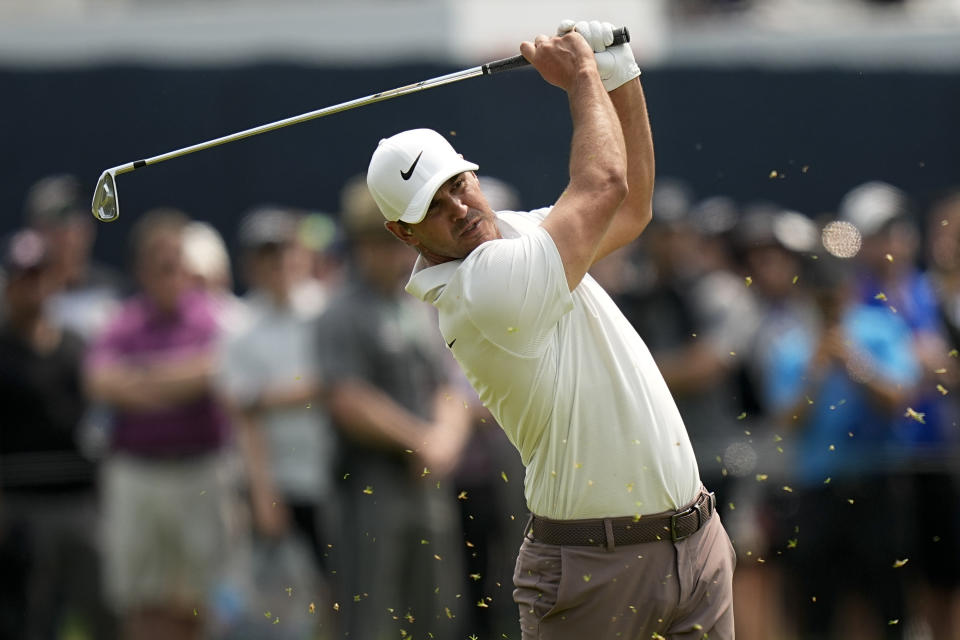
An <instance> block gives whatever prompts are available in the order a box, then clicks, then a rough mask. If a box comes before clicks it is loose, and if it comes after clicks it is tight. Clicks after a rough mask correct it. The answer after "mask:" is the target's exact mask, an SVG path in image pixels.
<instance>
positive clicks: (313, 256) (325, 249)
mask: <svg viewBox="0 0 960 640" xmlns="http://www.w3.org/2000/svg"><path fill="white" fill-rule="evenodd" d="M342 235H343V232H342V231H341V229H340V228H339V226H338V225H337V222H336V220H334V219H333V217H332V216H330V215H328V214H326V213H319V212H313V213H304V214H300V216H299V222H298V224H297V233H296V242H295V243H294V245H293V249H294V254H295V258H294V265H295V266H294V271H295V272H296V277H295V280H296V282H297V286H296V297H297V298H298V299H299V300H300V302H299V303H298V304H300V305H301V306H302V305H311V306H312V307H313V309H314V310H316V311H320V310H322V309H323V308H324V307H325V306H326V304H327V298H328V297H329V296H330V292H331V291H333V290H334V289H336V288H337V287H338V286H339V285H340V283H341V280H342V277H343V237H342Z"/></svg>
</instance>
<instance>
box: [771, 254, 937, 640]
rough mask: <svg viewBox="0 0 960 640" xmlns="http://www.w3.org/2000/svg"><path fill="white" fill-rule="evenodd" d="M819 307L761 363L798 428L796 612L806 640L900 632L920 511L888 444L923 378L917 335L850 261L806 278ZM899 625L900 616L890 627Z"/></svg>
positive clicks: (792, 558) (789, 449)
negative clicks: (863, 290) (858, 280)
mask: <svg viewBox="0 0 960 640" xmlns="http://www.w3.org/2000/svg"><path fill="white" fill-rule="evenodd" d="M801 278H802V279H803V280H804V281H805V282H806V283H807V287H808V289H809V291H810V292H811V296H812V298H811V300H812V302H813V304H814V309H815V311H816V313H815V315H814V316H813V317H812V318H811V321H810V322H808V321H807V317H809V316H808V315H807V314H806V312H805V310H804V309H803V307H802V306H801V305H795V306H794V308H795V309H796V313H797V314H798V317H793V318H789V317H783V318H781V319H780V321H779V323H780V327H781V328H780V330H779V332H778V333H779V335H777V334H776V333H775V332H768V337H767V339H766V340H765V343H764V350H763V352H762V356H761V359H760V360H759V361H758V364H760V365H761V367H762V375H763V376H764V380H765V384H763V385H761V387H760V388H761V390H762V394H761V396H762V402H763V404H764V406H766V407H768V408H769V409H770V411H771V412H774V413H775V414H776V415H779V416H780V420H781V424H782V425H784V427H785V428H789V429H790V430H791V431H792V432H793V433H792V437H791V438H789V440H788V441H784V442H783V443H782V449H783V451H784V452H785V456H790V458H791V462H792V469H793V470H794V477H793V481H792V482H791V483H790V484H789V485H783V487H782V489H783V491H785V492H789V493H790V494H791V497H792V498H793V499H794V500H795V502H796V513H795V515H792V516H791V517H790V518H789V521H788V522H786V523H785V524H786V525H787V527H788V529H787V531H788V532H789V535H790V538H788V539H787V540H786V541H783V543H782V550H783V553H784V557H785V559H786V560H787V562H788V563H789V566H790V568H791V572H790V577H791V580H790V583H789V585H788V597H789V599H788V602H789V605H790V606H789V611H790V612H791V613H793V614H794V615H795V616H796V621H795V623H796V625H797V627H798V628H797V631H798V635H799V637H800V638H883V637H887V638H891V639H892V638H900V637H901V635H902V631H903V629H904V626H905V625H906V621H907V618H906V613H907V612H906V610H905V605H904V602H903V596H904V594H903V580H902V578H903V573H898V572H897V571H895V570H894V569H893V566H894V564H895V562H896V560H897V559H898V558H902V557H903V556H902V554H903V551H904V546H903V544H904V531H903V528H904V524H905V522H906V520H908V519H909V517H910V512H909V511H908V510H906V506H907V505H905V504H904V503H903V502H902V501H901V500H899V499H898V495H897V492H896V491H895V489H896V482H895V478H893V477H891V475H890V467H889V464H890V460H889V458H888V456H887V453H888V449H887V443H888V441H889V437H890V433H891V432H892V430H893V429H894V428H895V427H894V426H895V425H896V424H897V423H898V422H899V421H900V420H901V419H902V416H903V413H904V408H905V406H906V401H907V398H908V397H909V394H910V391H911V389H912V388H913V386H914V385H915V384H916V383H917V382H918V380H919V379H920V375H921V372H920V367H919V365H918V363H917V361H916V359H915V358H914V355H913V352H912V350H911V342H910V330H909V327H907V325H906V323H905V322H904V321H903V319H902V318H901V317H900V316H898V315H896V314H893V313H891V312H890V311H889V310H888V309H885V308H878V307H874V306H870V305H867V304H863V303H861V302H859V301H858V299H857V297H856V294H855V291H856V289H855V283H854V280H853V278H852V275H851V273H850V270H849V263H843V262H841V261H839V260H836V259H834V258H830V257H828V256H820V257H819V259H817V260H811V261H810V263H809V268H808V270H807V271H806V272H805V273H804V274H803V275H801ZM891 621H896V622H893V623H891Z"/></svg>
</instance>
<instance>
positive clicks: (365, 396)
mask: <svg viewBox="0 0 960 640" xmlns="http://www.w3.org/2000/svg"><path fill="white" fill-rule="evenodd" d="M327 406H328V408H329V411H330V415H331V416H333V418H334V419H335V420H336V421H337V423H338V424H339V425H340V426H341V427H343V428H344V429H346V430H347V431H348V433H349V434H350V435H351V436H353V437H355V438H358V439H360V440H364V441H366V442H368V443H371V444H379V445H380V446H385V447H388V448H395V449H407V450H409V451H411V452H414V453H416V454H417V455H418V456H419V457H420V459H421V461H422V462H423V463H424V465H425V466H426V467H427V468H428V469H429V470H430V472H431V473H433V474H435V475H439V476H442V475H445V474H446V473H448V472H450V471H452V470H453V468H454V467H455V466H456V463H457V460H458V459H459V455H460V451H461V450H462V448H463V444H464V441H465V439H466V431H467V428H468V425H469V414H468V410H467V407H466V405H465V402H464V399H463V397H462V396H461V395H460V394H459V393H457V392H456V391H454V390H453V389H451V388H448V387H442V388H440V389H439V390H438V391H437V393H436V395H435V397H434V406H433V410H434V415H433V422H427V421H425V420H421V419H420V418H419V417H417V416H416V415H414V414H412V413H411V412H410V411H408V410H407V409H406V408H405V407H404V406H402V405H401V404H399V403H398V402H397V401H396V400H394V399H393V398H391V397H390V396H389V395H388V394H386V393H385V392H383V391H382V390H381V389H378V388H377V387H374V386H373V385H370V384H368V383H366V382H364V381H361V380H359V379H352V380H343V381H340V382H337V383H335V384H333V385H331V387H330V389H329V397H328V400H327Z"/></svg>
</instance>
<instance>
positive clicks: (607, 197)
mask: <svg viewBox="0 0 960 640" xmlns="http://www.w3.org/2000/svg"><path fill="white" fill-rule="evenodd" d="M629 193H630V186H629V184H628V183H627V175H626V173H625V172H623V173H621V172H618V171H610V172H609V173H608V174H607V175H606V176H604V179H603V181H602V183H601V185H600V193H599V194H598V197H600V198H602V199H603V201H604V202H609V205H610V206H611V207H613V208H614V209H618V208H619V207H620V205H621V204H623V202H624V201H625V200H626V199H627V195H629Z"/></svg>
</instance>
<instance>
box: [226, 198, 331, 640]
mask: <svg viewBox="0 0 960 640" xmlns="http://www.w3.org/2000/svg"><path fill="white" fill-rule="evenodd" d="M297 224H298V220H297V217H296V215H295V214H293V213H290V212H287V211H284V210H282V209H278V208H272V209H270V210H258V211H255V212H253V213H251V214H250V215H248V216H247V217H246V218H245V219H244V220H243V221H242V223H241V226H240V234H239V236H240V237H239V239H240V246H241V251H242V262H243V265H244V271H245V273H246V275H247V280H248V283H249V285H250V289H249V292H248V294H247V296H246V302H247V304H248V314H249V322H248V324H247V326H246V327H245V328H244V329H243V330H242V331H240V332H239V333H237V334H235V335H232V336H231V337H230V338H229V339H228V340H227V342H226V344H225V346H224V349H223V353H222V359H221V361H220V364H219V367H218V374H217V377H218V386H219V387H220V388H221V389H222V391H223V394H224V396H225V397H226V398H227V399H228V402H229V404H230V406H231V407H232V410H233V411H232V412H233V416H234V424H235V425H236V426H237V428H238V433H237V435H238V440H239V444H240V449H241V452H242V455H243V459H244V461H245V467H246V473H247V480H248V484H247V489H248V492H249V497H250V504H251V510H252V514H253V522H254V526H255V533H256V540H255V544H254V568H255V570H258V569H261V568H262V569H265V570H266V571H267V572H268V573H269V574H271V575H272V576H273V578H274V580H273V581H272V582H271V584H273V583H283V585H284V586H293V585H294V584H296V578H294V577H292V576H289V575H288V574H289V569H290V567H287V566H283V565H281V564H280V563H279V562H273V563H270V562H269V560H271V559H276V558H278V557H279V556H280V555H281V554H282V555H284V556H285V557H288V558H289V557H296V558H298V564H299V565H300V567H297V568H295V569H298V570H297V571H295V573H298V574H299V573H300V572H301V571H302V572H303V573H304V576H305V578H304V579H303V580H301V584H297V586H298V587H306V588H305V589H303V588H301V589H298V590H297V593H296V597H297V598H298V600H297V603H298V604H299V605H301V606H298V607H296V609H295V610H293V611H290V612H289V613H287V614H285V613H283V612H281V611H280V610H277V609H276V608H275V607H273V608H271V610H272V611H273V612H274V614H275V615H277V616H279V617H282V618H283V619H284V623H283V624H284V629H283V631H284V632H285V633H286V635H284V636H283V637H284V638H294V637H302V638H313V637H314V634H315V629H313V628H311V627H313V626H314V625H315V623H316V622H317V620H318V616H310V615H309V613H308V610H307V607H308V605H309V603H310V602H312V601H317V602H316V604H317V606H318V607H319V606H321V605H323V606H322V610H324V611H326V610H327V609H328V605H327V603H325V602H323V600H321V598H320V595H321V594H319V593H317V589H318V584H317V582H318V580H319V577H320V575H321V574H320V570H321V568H323V566H324V555H325V552H326V546H325V543H329V542H330V536H329V535H328V532H329V531H330V530H331V529H332V524H331V520H330V518H331V517H332V515H333V505H332V498H333V470H334V459H335V444H336V441H335V438H334V434H333V432H332V430H331V429H332V428H331V426H330V423H329V419H328V417H327V414H326V411H325V409H324V407H323V406H322V405H320V403H319V400H320V389H321V386H320V380H319V375H318V374H319V372H318V370H317V362H316V359H317V347H316V344H315V343H316V339H317V315H318V311H317V309H316V306H315V305H314V304H304V302H303V298H302V297H301V298H298V297H296V295H295V291H296V287H297V286H298V284H299V282H298V280H299V278H300V274H298V273H297V264H296V259H297V252H298V249H297V247H296V246H295V243H296V242H297V238H296V232H297ZM265 561H266V562H265ZM261 580H262V578H261ZM304 582H306V583H307V584H303V583H304ZM311 583H312V584H311ZM311 587H312V589H311ZM282 588H283V587H282V586H281V588H280V589H282ZM280 589H278V590H277V593H276V594H275V595H280V594H281V591H280ZM291 598H293V594H291V596H290V598H287V600H288V601H290V602H291V603H292V602H293V601H292V600H291ZM304 598H306V601H305V602H300V599H304ZM251 604H254V603H251ZM257 606H258V607H261V608H262V605H261V603H257ZM260 618H261V619H260V620H259V622H260V624H269V623H270V621H265V620H264V619H263V618H262V616H260ZM292 630H296V633H294V632H293V631H292Z"/></svg>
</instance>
